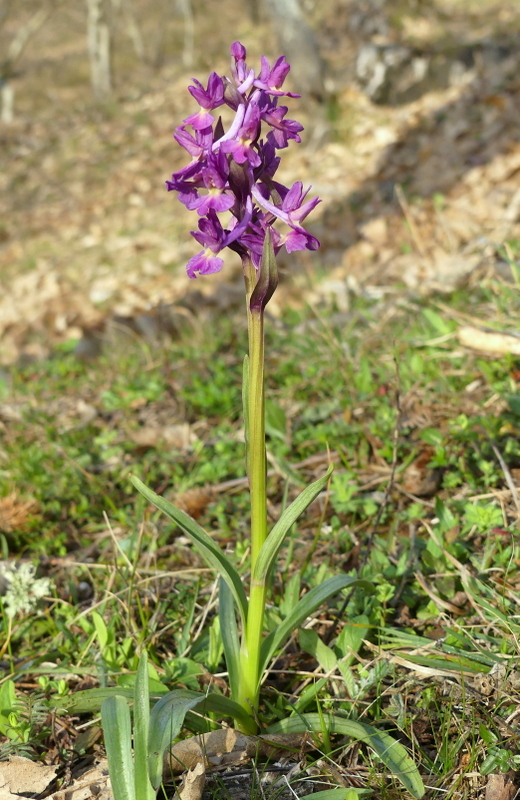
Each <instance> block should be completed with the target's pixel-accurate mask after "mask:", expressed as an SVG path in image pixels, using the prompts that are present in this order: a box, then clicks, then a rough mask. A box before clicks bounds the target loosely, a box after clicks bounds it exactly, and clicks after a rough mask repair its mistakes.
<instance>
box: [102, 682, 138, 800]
mask: <svg viewBox="0 0 520 800" xmlns="http://www.w3.org/2000/svg"><path fill="white" fill-rule="evenodd" d="M101 721H102V725H103V734H104V736H105V748H106V751H107V759H108V771H109V775H110V783H111V784H112V792H113V795H114V800H136V796H135V788H134V762H133V758H132V729H131V724H130V708H129V706H128V703H127V701H126V699H125V698H124V697H121V696H120V695H118V696H116V697H109V698H108V699H107V700H105V702H104V703H103V705H102V706H101ZM139 800H141V798H139Z"/></svg>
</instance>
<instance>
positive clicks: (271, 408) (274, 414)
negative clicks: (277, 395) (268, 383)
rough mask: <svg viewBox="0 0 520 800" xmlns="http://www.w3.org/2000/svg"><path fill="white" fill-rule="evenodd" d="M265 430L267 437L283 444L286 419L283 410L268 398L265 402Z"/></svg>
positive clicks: (285, 433)
mask: <svg viewBox="0 0 520 800" xmlns="http://www.w3.org/2000/svg"><path fill="white" fill-rule="evenodd" d="M265 429H266V431H267V433H268V434H269V436H272V437H273V438H276V439H280V440H281V441H282V442H285V440H286V437H287V419H286V416H285V411H284V410H283V408H282V407H281V406H279V405H277V404H276V403H273V401H272V400H269V398H267V399H266V401H265Z"/></svg>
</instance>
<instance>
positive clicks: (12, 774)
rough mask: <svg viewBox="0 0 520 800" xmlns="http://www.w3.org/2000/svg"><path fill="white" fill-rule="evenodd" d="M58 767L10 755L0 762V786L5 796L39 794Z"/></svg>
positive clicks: (54, 775) (51, 779)
mask: <svg viewBox="0 0 520 800" xmlns="http://www.w3.org/2000/svg"><path fill="white" fill-rule="evenodd" d="M57 770H58V767H55V766H54V767H52V766H48V765H47V764H38V763H37V762H35V761H31V759H30V758H24V757H23V756H10V758H9V760H8V761H3V762H2V763H0V788H1V790H2V792H3V793H5V795H6V797H9V794H11V796H12V797H17V796H19V795H21V794H24V795H27V794H28V793H29V792H31V793H33V794H39V793H40V792H43V791H44V790H45V789H46V788H47V786H48V785H49V784H50V783H52V781H53V780H54V778H55V777H56V772H57Z"/></svg>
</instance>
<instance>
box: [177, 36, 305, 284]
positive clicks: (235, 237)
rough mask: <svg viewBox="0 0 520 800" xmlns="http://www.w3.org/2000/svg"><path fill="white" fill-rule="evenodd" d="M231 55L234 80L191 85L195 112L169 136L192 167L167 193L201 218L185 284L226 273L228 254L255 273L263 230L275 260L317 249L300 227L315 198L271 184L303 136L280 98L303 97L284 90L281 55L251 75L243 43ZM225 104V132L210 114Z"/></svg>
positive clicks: (297, 189)
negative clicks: (228, 119)
mask: <svg viewBox="0 0 520 800" xmlns="http://www.w3.org/2000/svg"><path fill="white" fill-rule="evenodd" d="M231 56H232V59H231V75H232V77H231V79H229V78H225V77H224V78H221V77H220V76H219V75H217V73H216V72H212V73H211V75H210V76H209V80H208V85H207V88H206V89H205V88H204V86H203V85H202V84H201V83H200V82H199V81H197V80H195V79H193V86H190V87H189V92H190V94H191V95H192V96H193V97H194V98H195V100H196V101H197V102H198V104H199V111H198V112H196V113H195V114H192V115H191V116H189V117H187V118H186V119H185V120H184V122H183V124H182V125H181V126H180V127H178V128H177V129H176V131H175V133H174V137H175V139H176V140H177V142H178V143H179V144H180V145H181V146H182V147H183V148H184V149H185V150H186V151H187V152H188V153H189V155H190V156H191V157H192V160H191V162H190V163H189V164H188V165H187V166H186V167H184V168H183V169H181V170H179V171H178V172H175V173H174V174H173V175H172V179H171V180H169V181H166V186H167V188H168V191H176V192H178V196H179V200H180V201H181V202H182V203H183V204H184V205H185V206H186V208H188V209H190V210H194V211H196V212H197V213H198V215H199V217H200V219H199V222H198V230H197V231H192V232H191V234H192V236H193V237H194V238H195V239H196V240H197V242H198V243H199V244H200V245H202V247H203V248H204V249H203V250H201V252H200V253H198V254H197V255H196V256H194V257H193V258H191V259H190V260H189V262H188V264H187V267H186V269H187V273H188V275H189V277H190V278H195V277H196V276H197V273H199V274H200V275H209V274H210V273H212V272H219V271H220V270H221V269H222V266H223V260H222V258H220V256H219V253H220V252H221V251H222V250H223V249H224V248H225V247H229V248H230V249H232V250H234V251H235V252H236V253H238V254H239V255H240V257H241V258H242V259H243V260H245V259H250V260H251V261H252V263H253V265H254V267H255V268H256V269H258V267H259V264H260V259H261V256H262V248H263V245H264V240H265V237H266V232H267V230H268V229H269V230H270V234H271V241H272V245H273V248H274V252H275V253H277V252H278V251H279V250H280V249H281V248H282V247H285V249H286V250H287V252H288V253H291V252H293V251H294V250H317V249H318V247H319V246H320V245H319V242H318V240H317V239H316V238H315V237H314V236H311V234H310V233H309V232H308V231H306V230H305V228H303V227H302V222H303V220H304V219H305V217H306V216H307V215H308V214H309V213H310V212H311V211H312V210H313V208H315V206H316V205H317V204H318V203H319V202H320V200H319V198H317V197H315V198H314V199H312V200H306V197H307V194H308V191H309V190H307V191H304V190H303V184H302V183H301V182H300V181H297V182H296V183H294V184H293V185H292V186H291V187H290V188H289V187H287V186H284V185H283V184H281V183H278V182H277V181H275V180H274V175H275V173H276V170H277V169H278V165H279V163H280V158H279V157H278V156H277V154H276V152H277V150H281V149H283V148H285V147H287V145H288V143H289V141H290V140H291V139H294V141H295V142H300V141H301V139H300V136H299V134H300V132H301V131H302V130H303V126H302V125H300V123H299V122H296V121H295V120H292V119H286V118H285V115H286V114H287V111H288V109H287V107H286V106H283V105H278V101H279V98H280V97H284V96H286V97H299V96H300V95H297V94H291V93H290V92H284V91H282V89H281V87H282V85H283V82H284V80H285V78H286V77H287V73H288V72H289V69H290V66H289V64H288V63H287V61H286V60H285V57H284V56H281V57H280V58H278V59H277V61H276V62H275V63H274V65H273V66H272V67H271V66H270V65H269V62H268V60H267V58H265V56H262V60H261V64H262V66H261V69H260V72H259V74H258V75H255V72H254V70H253V69H248V67H247V65H246V61H245V59H246V50H245V47H243V45H241V44H240V42H235V43H234V44H233V45H232V46H231ZM222 105H227V106H228V107H229V108H231V109H232V111H233V112H234V114H235V116H234V119H233V121H232V123H231V125H230V127H229V129H228V130H227V131H225V130H224V127H223V124H222V120H221V118H219V119H215V117H214V116H213V114H212V112H213V111H215V109H217V108H219V107H220V106H222ZM262 123H265V125H266V126H267V127H268V128H269V130H268V132H267V135H266V137H265V139H262V138H261V133H262ZM190 129H191V130H190ZM225 212H229V213H228V216H229V221H228V222H227V223H226V226H225V227H224V225H223V224H222V222H221V220H220V217H219V214H222V213H225ZM276 220H280V221H281V222H282V223H285V232H283V233H280V232H279V231H277V230H276V229H275V228H274V227H273V223H274V222H275V221H276Z"/></svg>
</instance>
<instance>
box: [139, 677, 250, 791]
mask: <svg viewBox="0 0 520 800" xmlns="http://www.w3.org/2000/svg"><path fill="white" fill-rule="evenodd" d="M192 709H193V710H195V709H196V710H197V711H199V712H200V713H211V712H215V713H216V714H219V715H220V716H223V717H231V718H232V719H234V720H235V721H236V722H238V723H239V724H249V722H250V719H249V717H248V715H247V713H246V711H245V710H244V709H243V708H242V706H240V705H239V704H238V703H235V702H234V701H233V700H230V699H229V698H228V697H224V696H223V695H219V694H216V693H215V692H211V693H210V694H207V695H204V694H200V693H199V692H192V691H190V690H189V689H176V690H174V691H173V692H169V693H168V694H167V695H165V696H164V697H161V699H160V700H159V701H158V702H157V703H156V705H155V706H154V707H153V709H152V713H151V716H150V736H149V739H148V772H149V775H150V781H151V782H152V785H153V786H154V787H155V788H158V787H159V786H160V783H161V781H162V770H163V759H164V753H165V751H166V748H167V747H168V746H169V745H170V743H171V742H172V741H173V739H174V738H175V737H176V736H177V735H178V733H179V731H180V729H181V728H182V725H183V723H184V718H185V716H186V714H187V712H188V711H190V710H192Z"/></svg>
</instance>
